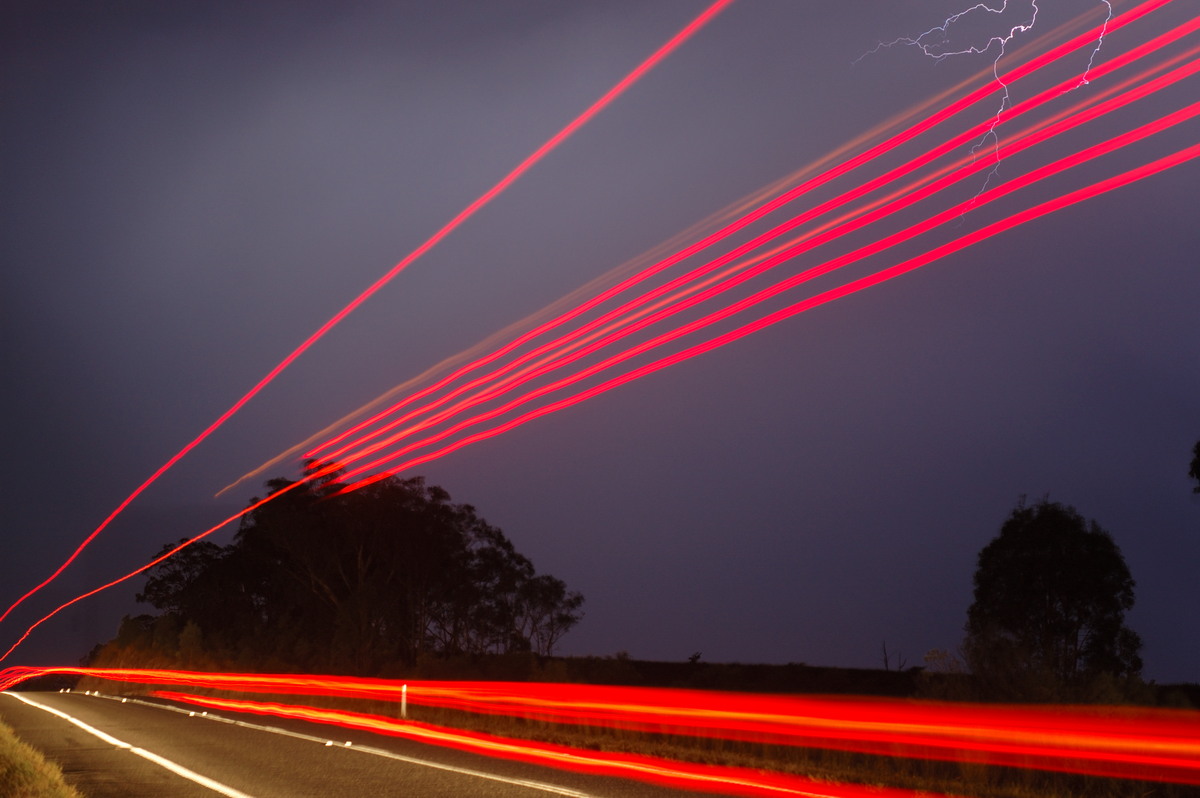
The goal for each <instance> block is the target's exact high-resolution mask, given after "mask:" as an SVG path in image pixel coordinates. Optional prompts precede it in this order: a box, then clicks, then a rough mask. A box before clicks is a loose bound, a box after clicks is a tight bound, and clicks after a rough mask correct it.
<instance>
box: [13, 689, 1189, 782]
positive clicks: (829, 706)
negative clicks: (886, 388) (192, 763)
mask: <svg viewBox="0 0 1200 798" xmlns="http://www.w3.org/2000/svg"><path fill="white" fill-rule="evenodd" d="M52 674H63V675H72V676H91V677H94V678H99V679H106V680H111V681H120V682H128V683H135V684H144V685H154V686H160V687H168V686H169V687H173V688H179V687H190V688H206V689H214V690H222V691H229V692H237V693H250V694H259V695H264V696H280V695H307V696H323V697H336V698H343V699H363V700H372V701H385V702H392V703H398V702H399V701H400V699H401V695H404V696H405V700H406V701H407V703H408V704H412V705H418V706H427V707H434V708H444V709H453V710H459V711H465V712H473V713H481V714H490V715H507V716H514V717H521V718H526V719H530V720H538V721H545V722H550V723H559V724H575V725H580V724H582V725H588V726H600V727H607V728H615V729H622V730H628V731H634V732H643V733H652V734H667V735H679V736H692V737H704V738H719V739H726V740H736V741H743V742H754V743H762V744H768V745H780V746H796V747H805V748H822V749H831V750H840V751H852V752H856V753H864V754H873V755H880V756H901V757H906V758H916V759H932V760H938V761H954V762H971V763H976V764H984V765H991V766H1006V767H1018V768H1030V769H1035V770H1047V771H1056V772H1066V773H1075V774H1079V775H1088V776H1099V777H1106V778H1123V779H1138V780H1147V781H1162V782H1171V783H1178V784H1189V785H1197V784H1200V723H1197V713H1196V712H1195V711H1191V710H1164V709H1146V708H1133V707H1055V706H1003V705H990V704H967V703H961V704H959V703H942V702H923V701H905V700H898V699H878V698H865V697H853V698H842V697H831V696H817V697H808V696H789V695H778V696H777V695H764V694H753V693H729V692H717V691H701V690H679V689H662V688H644V687H618V686H602V685H581V684H538V683H515V682H412V683H404V682H401V681H397V680H386V679H359V678H353V677H343V676H317V675H293V674H231V673H200V672H190V671H172V670H126V669H104V668H98V669H92V668H9V669H7V670H5V671H3V672H0V689H11V688H13V687H15V686H16V685H17V684H19V683H20V682H22V681H24V680H27V679H30V678H34V677H37V676H45V675H52ZM154 695H157V696H159V697H162V698H166V699H169V700H174V701H183V702H187V703H192V704H198V705H201V706H207V707H212V708H221V709H230V710H235V711H247V712H258V713H260V714H261V713H265V714H273V715H278V716H283V717H302V718H305V719H310V720H316V721H318V722H323V723H335V724H337V725H346V726H347V727H349V728H364V729H370V730H374V731H383V732H384V733H389V734H393V733H397V734H404V735H406V736H411V737H414V738H415V739H422V740H424V741H427V742H434V743H436V744H449V745H453V746H455V747H459V745H467V746H475V745H478V741H479V740H480V739H485V740H488V741H491V742H495V741H496V740H497V738H492V737H488V736H486V735H472V734H470V733H464V732H458V731H450V730H447V729H437V728H435V727H430V726H428V724H420V723H412V722H408V721H399V720H396V719H395V718H385V717H381V716H367V715H362V714H360V713H353V712H343V711H335V710H329V709H320V710H319V709H315V708H312V707H301V706H289V705H283V704H278V703H271V704H267V703H263V702H261V701H253V702H241V701H236V702H235V701H230V700H229V699H224V698H214V697H200V696H195V695H187V694H184V693H180V692H174V691H157V692H155V693H154ZM322 713H325V714H322ZM489 744H491V743H489ZM537 748H538V746H536V745H533V746H531V745H530V744H528V743H526V742H524V741H516V740H503V741H501V744H500V746H499V749H500V751H501V753H503V751H505V750H507V751H508V752H509V753H513V752H515V751H517V750H518V749H519V750H525V751H527V752H528V751H534V752H535V753H534V754H533V755H535V756H544V752H542V753H536V750H537ZM475 750H478V751H479V752H483V753H487V752H488V749H487V747H486V746H485V747H481V748H478V749H475ZM556 750H558V751H560V752H561V751H562V750H564V749H556ZM566 750H570V749H566ZM491 752H492V753H496V750H493V751H491ZM580 753H583V752H578V751H574V752H572V754H573V755H577V754H580ZM587 753H588V754H591V755H594V752H587ZM550 758H551V759H554V758H556V755H555V756H552V757H550ZM659 761H660V762H663V760H659ZM571 762H572V757H566V758H565V759H562V760H561V761H559V762H558V765H557V766H564V765H566V766H569V764H570V763H571ZM546 763H547V762H543V764H546ZM627 775H628V774H627ZM691 777H696V774H693V775H691V776H689V778H691Z"/></svg>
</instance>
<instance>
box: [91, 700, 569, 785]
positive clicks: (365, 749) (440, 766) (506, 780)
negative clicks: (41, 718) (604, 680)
mask: <svg viewBox="0 0 1200 798" xmlns="http://www.w3.org/2000/svg"><path fill="white" fill-rule="evenodd" d="M92 696H94V697H96V698H106V699H108V700H109V701H121V702H126V701H128V702H129V703H133V704H141V705H142V706H146V707H154V708H155V709H165V710H169V711H171V712H179V713H182V714H185V715H189V716H194V717H197V718H203V719H204V720H215V721H217V722H219V723H229V724H232V725H234V726H241V727H243V728H246V729H254V730H255V731H264V732H269V733H271V734H281V735H283V736H285V737H295V738H296V739H298V740H308V741H310V742H314V743H320V744H321V745H323V746H328V745H329V744H330V743H331V742H333V741H332V740H330V739H329V738H328V737H314V736H313V735H311V734H304V733H302V732H294V731H289V730H287V729H280V728H278V727H275V726H262V725H259V724H257V723H248V722H246V721H244V720H233V719H232V718H223V717H221V716H220V715H214V714H212V713H211V712H208V713H205V714H203V715H201V713H199V712H196V711H193V710H190V709H183V708H182V707H176V706H172V705H170V704H159V703H156V702H154V701H142V700H140V699H137V698H117V697H116V696H107V695H102V694H100V693H95V692H94V693H92ZM335 745H337V747H339V748H344V749H345V750H348V751H358V752H360V753H363V754H372V755H374V756H382V757H386V758H387V759H395V760H397V761H399V762H405V763H407V764H410V765H421V766H422V767H427V768H434V769H435V770H445V771H449V772H451V773H458V774H460V775H463V776H474V777H476V778H480V779H488V780H489V781H498V782H501V783H503V784H512V785H514V786H517V787H528V788H529V789H531V790H540V791H542V792H548V793H552V794H554V795H566V796H570V798H592V796H591V795H590V793H586V792H580V791H579V790H572V789H571V788H569V787H560V786H559V785H557V784H550V783H549V782H544V781H532V780H530V779H518V778H513V777H511V776H500V775H498V774H495V773H488V772H486V771H483V770H474V769H472V768H463V767H458V766H456V765H447V764H444V763H442V762H434V761H432V760H428V759H418V758H416V757H411V756H405V755H404V754H397V753H395V752H394V751H388V750H386V749H383V748H375V747H373V746H369V745H349V744H346V745H344V746H343V745H341V744H335Z"/></svg>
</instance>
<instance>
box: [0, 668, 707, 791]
mask: <svg viewBox="0 0 1200 798" xmlns="http://www.w3.org/2000/svg"><path fill="white" fill-rule="evenodd" d="M20 698H25V699H28V700H30V701H34V702H37V704H40V705H42V706H41V707H37V706H33V705H30V704H28V703H25V702H23V701H21V700H20ZM47 708H48V709H52V710H58V711H59V712H62V713H65V714H67V715H69V716H70V717H71V718H74V719H75V720H76V721H79V722H82V723H84V724H87V725H88V726H90V727H92V729H94V730H95V731H97V732H99V733H101V735H105V736H106V737H105V736H97V735H96V734H95V733H94V732H92V731H88V730H85V729H84V728H81V727H80V726H79V725H77V724H76V723H73V722H72V721H71V720H68V719H67V718H64V717H61V716H59V715H56V714H53V713H51V712H50V711H47ZM0 719H2V720H3V721H4V722H5V723H7V724H8V725H9V726H11V727H12V728H13V729H14V730H15V731H16V733H17V736H18V737H20V738H21V739H22V740H23V741H25V742H26V743H28V744H29V745H31V746H33V747H34V748H36V749H38V750H39V751H41V752H42V753H43V754H44V755H45V756H46V757H47V758H48V759H51V760H53V761H55V762H57V763H58V764H59V765H60V767H62V769H63V772H64V773H65V775H66V777H67V781H68V782H69V783H71V784H73V785H74V786H75V787H77V788H78V789H79V790H80V792H82V793H83V794H84V795H86V796H88V798H110V796H111V798H118V797H119V798H160V797H161V796H172V798H175V797H176V796H178V797H179V798H192V796H195V797H196V798H212V796H214V795H221V794H224V795H228V796H230V797H231V798H242V796H253V797H254V798H302V796H343V795H345V796H401V795H403V796H460V797H462V798H468V797H469V796H489V798H490V797H491V796H500V797H501V798H508V797H509V796H512V797H513V798H516V797H517V796H520V798H545V797H547V796H555V795H568V796H582V795H589V796H613V797H614V798H668V797H669V796H681V795H685V794H686V793H683V792H679V791H676V790H669V789H664V788H660V787H654V786H651V785H646V784H640V783H637V782H632V781H625V780H622V779H614V778H608V777H599V776H588V775H581V774H574V773H569V772H566V771H560V770H553V769H549V768H543V767H539V766H535V765H527V764H523V763H517V762H508V761H504V760H497V759H490V758H488V757H484V756H479V755H476V754H468V753H463V752H459V751H453V750H449V749H445V748H440V747H437V746H431V745H426V744H422V743H415V742H410V741H407V740H400V739H397V738H394V737H387V736H384V735H373V734H369V733H365V732H356V731H347V730H344V729H336V728H334V727H330V726H322V725H318V724H307V723H299V722H292V721H275V720H274V719H265V718H261V717H256V716H251V715H238V714H236V713H219V716H218V714H217V713H209V714H208V715H207V716H205V715H201V714H200V713H199V712H196V713H195V714H194V715H192V714H189V711H188V710H184V711H179V710H177V709H174V710H173V709H171V708H167V707H163V706H160V705H152V704H146V703H140V702H134V701H129V702H125V703H122V701H121V700H120V699H114V698H107V697H101V696H87V695H84V694H82V693H56V692H51V693H37V692H32V693H17V694H4V695H0ZM230 721H241V722H242V723H244V724H247V725H240V724H237V723H233V722H230ZM331 735H336V737H334V736H331ZM347 741H349V742H350V743H351V745H349V746H347V745H346V744H345V743H346V742H347ZM330 742H332V743H333V744H332V745H329V744H327V743H330ZM172 766H174V767H175V768H177V769H181V770H183V771H187V772H189V773H190V774H191V776H192V777H196V778H199V779H201V780H204V779H207V780H209V782H210V783H208V784H207V785H205V784H202V783H198V782H197V781H195V780H193V778H189V777H186V776H185V775H180V774H178V773H176V772H175V771H174V770H172V769H170V768H171V767H172Z"/></svg>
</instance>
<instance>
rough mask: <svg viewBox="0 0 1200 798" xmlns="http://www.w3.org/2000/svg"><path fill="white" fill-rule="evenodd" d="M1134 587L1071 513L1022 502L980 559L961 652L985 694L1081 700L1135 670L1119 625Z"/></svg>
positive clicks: (1087, 524)
mask: <svg viewBox="0 0 1200 798" xmlns="http://www.w3.org/2000/svg"><path fill="white" fill-rule="evenodd" d="M1133 588H1134V581H1133V578H1132V577H1131V576H1130V573H1129V568H1128V567H1127V566H1126V564H1125V560H1124V558H1123V557H1122V556H1121V551H1120V549H1119V548H1118V547H1117V545H1116V543H1114V542H1113V539H1112V537H1111V536H1110V535H1109V534H1108V533H1107V532H1105V531H1104V530H1103V529H1101V528H1100V527H1099V525H1097V524H1096V522H1095V521H1085V520H1084V518H1083V517H1082V516H1080V515H1079V513H1077V512H1076V511H1075V510H1074V508H1071V507H1064V506H1062V505H1060V504H1057V503H1051V502H1049V501H1045V500H1043V501H1041V502H1039V503H1038V504H1035V505H1033V506H1032V507H1027V506H1025V505H1024V503H1023V502H1022V503H1021V504H1019V505H1018V506H1017V508H1016V509H1015V510H1013V512H1012V515H1011V516H1010V517H1009V519H1008V520H1007V521H1006V522H1005V523H1004V525H1003V527H1002V528H1001V530H1000V535H999V536H998V537H996V538H995V539H994V540H992V542H991V543H989V544H988V545H987V546H986V547H984V549H983V550H982V551H981V552H980V553H979V563H978V568H977V570H976V572H975V599H974V602H973V603H972V604H971V607H970V609H969V610H968V613H967V627H966V628H967V639H966V642H965V644H964V651H965V653H966V656H967V662H968V664H969V666H970V668H971V671H972V673H974V674H975V676H976V678H977V679H978V681H979V683H980V687H981V689H982V690H983V691H984V693H985V694H986V695H988V696H991V697H996V698H1005V699H1018V700H1064V699H1070V698H1078V697H1079V696H1081V695H1083V693H1084V692H1086V689H1087V685H1088V684H1089V683H1092V682H1094V681H1095V680H1096V679H1097V678H1099V677H1101V676H1102V675H1105V676H1104V678H1114V677H1115V678H1118V679H1120V678H1126V677H1133V676H1136V675H1137V674H1138V673H1139V672H1140V671H1141V666H1142V662H1141V658H1140V657H1139V656H1138V650H1139V649H1140V647H1141V640H1140V639H1139V638H1138V636H1137V634H1135V633H1134V632H1133V631H1131V630H1130V629H1128V628H1127V627H1126V626H1125V623H1124V620H1125V612H1126V611H1127V610H1129V608H1130V607H1132V606H1133V601H1134V595H1133Z"/></svg>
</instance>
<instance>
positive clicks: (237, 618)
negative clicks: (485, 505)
mask: <svg viewBox="0 0 1200 798" xmlns="http://www.w3.org/2000/svg"><path fill="white" fill-rule="evenodd" d="M320 468H321V465H320V464H317V463H309V464H308V466H307V473H306V479H305V480H302V481H301V482H300V484H295V483H293V482H291V481H289V480H285V479H273V480H271V481H269V482H267V483H266V487H267V489H268V491H269V492H270V493H272V494H274V493H277V492H279V491H281V490H284V489H289V490H287V492H285V493H283V494H282V495H280V496H279V497H278V498H275V499H273V500H272V501H270V502H267V503H266V504H263V505H262V506H261V507H257V508H256V509H254V510H253V511H251V512H250V513H248V514H247V515H246V516H244V517H243V519H242V523H241V526H240V528H239V530H238V532H237V534H236V536H235V537H234V539H233V541H232V542H231V543H230V544H229V545H227V546H219V545H217V544H215V543H210V542H207V541H199V542H196V543H193V544H192V545H190V546H188V547H187V548H185V549H183V550H182V551H181V552H179V554H177V555H175V556H174V557H171V558H170V559H167V560H164V561H163V562H162V563H160V564H159V565H157V566H155V567H154V568H153V569H151V570H150V571H149V572H148V578H147V580H146V584H145V587H144V588H143V590H142V591H141V592H140V593H139V594H138V596H137V600H138V601H140V602H145V603H148V604H150V605H151V606H153V607H154V608H155V609H156V610H158V614H156V615H151V614H147V615H141V616H137V617H133V618H126V619H125V620H124V622H123V623H122V627H121V630H120V631H119V632H118V635H117V638H116V639H115V640H113V641H111V642H110V643H108V644H107V645H106V646H105V647H103V648H101V649H100V650H99V651H97V652H95V653H94V654H93V656H92V660H93V661H94V662H99V661H107V662H113V661H114V660H118V659H129V658H133V659H141V660H143V661H144V660H145V659H146V658H147V656H149V657H150V658H155V657H156V656H157V657H158V659H160V660H162V659H170V660H171V661H175V662H183V663H185V664H192V665H203V664H209V663H211V664H217V663H220V664H222V665H230V666H237V667H240V668H246V669H256V668H266V669H287V670H310V671H326V672H339V673H353V674H366V675H373V674H382V673H388V672H393V671H395V670H396V669H398V668H403V667H411V666H413V665H414V664H416V663H417V662H418V661H419V660H421V659H423V658H428V657H434V658H449V657H480V656H484V655H490V654H509V653H513V652H532V653H535V654H541V655H550V654H551V653H552V652H553V650H554V647H555V645H556V644H557V643H558V642H559V641H560V640H561V638H562V636H563V635H564V634H566V632H567V631H568V630H570V629H571V628H572V627H573V626H574V625H575V624H576V623H578V622H579V620H580V619H581V618H582V612H581V607H582V605H583V601H584V600H583V596H582V595H580V594H579V593H577V592H574V591H571V590H568V589H567V587H566V585H565V583H564V582H563V581H562V580H560V579H557V578H555V577H553V576H551V575H549V574H539V573H537V571H536V570H535V569H534V566H533V564H532V563H531V562H530V560H529V559H528V558H527V557H525V556H524V555H522V554H521V553H519V552H518V551H517V550H516V548H515V547H514V546H513V544H512V542H511V541H510V540H509V539H508V538H507V537H506V536H505V535H504V533H503V532H502V531H501V530H500V529H498V528H496V527H494V526H491V525H490V524H488V523H487V522H486V521H485V520H484V519H483V518H481V517H480V516H479V515H478V513H477V512H476V511H475V508H474V507H472V506H470V505H468V504H455V503H453V502H451V500H450V495H449V494H448V493H447V492H446V491H445V490H443V489H442V488H440V487H437V486H433V485H427V484H426V483H425V481H424V479H423V478H422V477H412V478H408V479H400V478H397V477H391V478H388V479H385V480H382V481H379V482H376V483H374V484H371V485H369V486H366V487H364V488H362V489H359V490H355V491H352V492H347V493H342V492H341V489H342V487H343V486H342V484H341V483H340V482H339V481H338V473H337V472H334V473H330V474H326V475H324V476H320V477H316V478H313V477H314V475H315V474H317V473H318V472H319V470H320ZM257 502H258V499H257V498H255V499H252V500H251V501H250V504H251V505H253V504H256V503H257ZM174 546H175V544H168V545H167V546H164V547H163V550H162V552H160V554H161V553H165V552H166V551H168V550H170V549H171V548H174ZM172 654H174V655H175V656H174V659H172V658H171V655H172Z"/></svg>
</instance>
